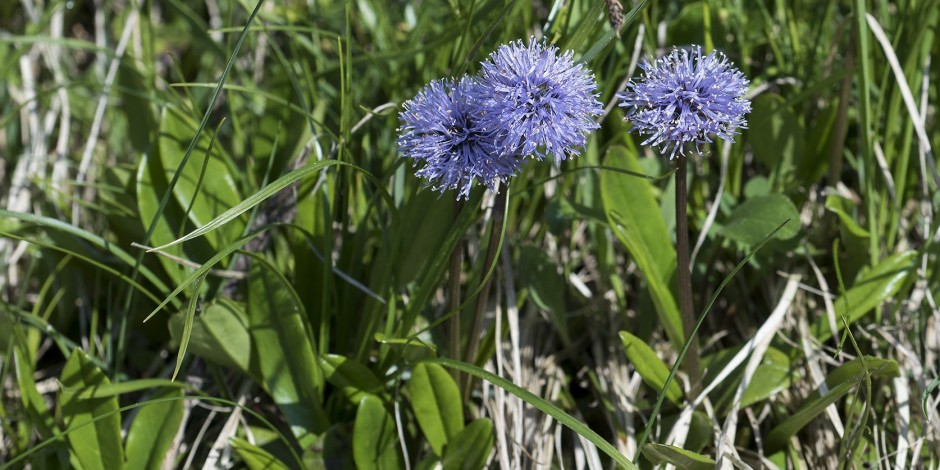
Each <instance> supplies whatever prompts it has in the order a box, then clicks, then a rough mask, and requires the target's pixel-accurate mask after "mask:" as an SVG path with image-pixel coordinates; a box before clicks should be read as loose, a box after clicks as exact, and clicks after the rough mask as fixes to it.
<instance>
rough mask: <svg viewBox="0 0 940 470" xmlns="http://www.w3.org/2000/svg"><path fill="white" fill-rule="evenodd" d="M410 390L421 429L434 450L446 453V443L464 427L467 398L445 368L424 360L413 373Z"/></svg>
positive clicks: (440, 453)
mask: <svg viewBox="0 0 940 470" xmlns="http://www.w3.org/2000/svg"><path fill="white" fill-rule="evenodd" d="M408 391H409V392H410V393H411V407H412V408H413V409H414V412H415V418H417V419H418V425H419V426H421V431H422V432H424V436H425V437H426V438H427V440H428V443H429V444H431V448H432V449H434V452H435V453H436V454H437V455H439V456H443V455H444V454H443V452H444V447H445V445H447V443H448V442H453V439H454V438H455V437H456V436H457V434H458V433H460V431H461V430H462V429H463V401H461V399H460V390H459V389H458V388H457V384H456V383H455V382H454V379H453V378H452V377H451V376H450V374H448V373H447V371H446V370H444V368H443V367H441V366H439V365H437V364H428V363H425V362H422V363H420V364H418V365H416V366H415V368H414V370H413V371H412V372H411V380H410V381H409V382H408Z"/></svg>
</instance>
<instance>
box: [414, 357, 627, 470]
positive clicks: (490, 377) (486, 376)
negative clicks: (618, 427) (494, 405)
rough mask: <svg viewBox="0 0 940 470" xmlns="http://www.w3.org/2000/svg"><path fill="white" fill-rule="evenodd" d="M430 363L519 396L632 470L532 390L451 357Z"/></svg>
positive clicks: (612, 450) (620, 456) (581, 425)
mask: <svg viewBox="0 0 940 470" xmlns="http://www.w3.org/2000/svg"><path fill="white" fill-rule="evenodd" d="M425 362H427V363H432V364H440V365H442V366H445V367H449V368H451V369H456V370H459V371H461V372H466V373H468V374H470V375H472V376H474V377H477V378H480V379H483V380H485V381H487V382H489V383H491V384H493V385H496V386H497V387H499V388H502V389H503V390H506V391H507V392H509V393H511V394H513V395H515V396H517V397H519V398H521V399H522V401H524V402H526V403H528V404H529V405H531V406H533V407H535V408H536V409H538V410H539V411H541V412H543V413H545V414H547V415H549V416H551V417H552V418H555V419H556V420H558V422H559V423H561V424H562V425H564V426H565V427H567V428H568V429H570V430H572V431H574V432H576V433H578V434H579V435H581V436H583V437H584V438H585V439H587V440H589V441H591V443H592V444H594V445H595V446H597V448H598V449H599V450H600V451H601V452H603V453H605V454H607V455H608V456H610V458H612V459H614V461H615V462H617V464H618V465H620V466H621V467H623V468H626V469H629V470H634V469H636V468H637V467H636V465H633V463H632V462H630V460H629V459H627V458H626V457H625V456H624V455H623V454H621V453H620V451H618V450H617V448H616V447H614V446H613V445H611V444H610V443H609V442H607V441H605V440H604V438H602V437H601V436H599V435H597V433H596V432H594V431H592V430H591V428H589V427H587V426H586V425H585V424H584V423H582V422H580V421H578V420H577V419H575V418H574V417H572V416H571V415H569V414H568V413H565V412H564V411H562V409H561V408H558V407H557V406H555V405H553V404H551V403H549V402H548V401H546V400H545V399H543V398H541V397H539V396H537V395H535V394H533V393H532V392H530V391H528V390H526V389H524V388H522V387H520V386H518V385H516V384H514V383H512V382H510V381H508V380H506V379H504V378H502V377H500V376H498V375H496V374H492V373H490V372H487V371H485V370H483V369H481V368H479V367H477V366H474V365H471V364H467V363H464V362H460V361H454V360H451V359H444V358H437V359H428V360H427V361H425Z"/></svg>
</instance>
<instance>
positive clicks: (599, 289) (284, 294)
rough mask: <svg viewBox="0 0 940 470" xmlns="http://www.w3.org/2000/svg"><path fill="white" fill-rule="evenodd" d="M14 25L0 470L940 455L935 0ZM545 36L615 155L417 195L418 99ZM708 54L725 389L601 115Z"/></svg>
mask: <svg viewBox="0 0 940 470" xmlns="http://www.w3.org/2000/svg"><path fill="white" fill-rule="evenodd" d="M0 3H2V4H0V45H2V47H0V129H2V131H0V155H3V156H4V157H3V163H2V165H0V175H3V177H2V178H0V207H2V208H0V255H2V256H0V260H2V262H0V287H2V288H0V379H2V380H3V384H4V390H3V392H4V393H3V394H2V395H0V467H2V468H7V466H9V468H21V467H23V466H30V467H32V468H63V467H76V468H85V469H91V468H162V467H163V466H164V465H170V466H174V467H175V468H183V467H184V466H193V467H201V466H203V465H204V464H205V463H206V462H215V463H216V464H217V465H223V466H231V467H236V468H239V467H241V468H357V467H358V468H407V467H410V468H421V469H424V468H433V467H434V466H436V465H440V466H441V467H443V468H444V469H445V470H449V469H452V468H453V469H458V468H459V469H479V468H485V467H501V466H502V465H503V464H504V463H508V464H509V465H510V466H513V467H516V466H518V467H528V466H532V465H533V464H534V462H539V463H540V464H541V463H548V462H551V465H557V466H564V467H566V468H568V467H571V468H577V466H578V464H579V463H580V462H582V460H581V456H583V457H585V459H584V461H586V462H588V465H589V466H592V468H593V466H594V465H595V464H597V462H595V461H594V457H595V456H597V458H598V459H600V462H599V465H600V466H601V467H608V466H612V465H614V466H620V467H623V468H637V467H639V468H652V467H653V466H656V465H666V464H672V465H675V466H676V467H677V468H713V467H714V465H715V462H716V461H721V462H724V461H725V459H732V462H735V463H738V460H740V461H742V462H744V463H746V464H748V465H750V466H752V467H754V468H758V467H759V466H762V465H763V464H764V462H760V461H759V460H758V458H757V456H758V455H763V456H765V457H766V458H768V459H770V460H772V461H773V462H774V463H776V464H777V465H778V466H780V467H794V468H802V467H842V468H854V467H863V466H866V465H873V464H874V462H875V461H878V462H882V461H885V462H890V464H889V465H891V466H897V467H899V468H905V467H908V466H917V465H927V464H925V463H924V462H936V461H938V459H940V452H938V450H937V449H940V446H938V445H936V444H937V442H936V440H935V438H934V437H933V434H931V433H930V426H932V424H931V422H932V420H935V419H936V418H937V416H936V413H935V411H934V410H932V409H931V408H930V407H931V404H932V403H933V400H934V398H935V396H936V391H937V387H938V383H940V382H938V381H937V380H936V379H935V377H936V376H937V375H938V371H937V370H936V365H935V364H932V363H930V361H928V360H927V358H929V357H931V356H929V355H928V353H929V351H931V349H930V348H931V346H930V344H929V342H928V340H927V335H926V334H925V332H928V333H929V332H930V331H932V330H931V329H930V328H933V325H934V324H935V323H936V319H935V317H936V312H935V311H934V310H935V308H933V307H931V305H933V304H932V302H933V300H932V299H933V298H934V297H935V296H936V290H937V289H936V286H938V285H940V269H937V261H938V257H940V244H937V243H936V242H935V238H936V236H935V235H936V233H937V225H938V224H937V215H936V214H937V213H938V212H940V211H938V209H940V197H938V196H937V194H938V187H940V177H938V176H937V175H936V174H935V173H936V171H935V168H934V166H935V165H934V163H933V159H932V155H933V154H935V153H936V149H937V148H938V147H940V133H937V132H936V123H935V121H936V119H935V116H934V115H933V114H931V113H932V112H933V111H932V109H933V108H932V107H931V106H932V104H933V103H936V102H937V101H938V100H940V96H938V89H937V87H936V83H940V76H938V72H937V70H938V69H937V67H936V66H935V65H930V64H937V63H938V62H940V55H938V52H937V51H938V50H940V48H938V47H936V46H937V40H938V39H937V36H936V31H937V27H938V23H940V8H938V2H937V1H936V0H928V1H914V0H892V1H883V2H872V1H864V0H855V1H852V2H813V1H810V0H794V1H790V2H783V1H774V2H741V1H730V0H720V1H716V2H705V1H692V2H675V1H673V2H648V1H644V2H625V1H621V2H620V3H622V4H623V6H624V7H625V8H627V10H626V11H624V12H623V15H624V21H625V24H624V27H623V28H622V29H621V30H620V31H619V32H617V31H614V30H613V28H612V27H611V25H610V21H609V18H608V12H607V11H606V6H607V4H608V2H603V1H595V0H569V1H562V0H557V1H555V0H553V1H549V2H529V1H520V0H470V1H457V0H448V1H420V2H418V1H411V2H409V1H405V2H390V1H388V0H355V1H347V2H341V1H337V0H311V1H307V2H302V1H293V0H292V1H288V2H273V1H271V0H267V1H261V2H258V1H253V2H237V1H231V0H218V1H214V2H205V3H202V2H196V3H185V2H179V1H171V2H160V8H151V5H150V4H149V3H147V2H143V3H140V2H138V3H139V4H132V3H133V2H132V3H128V4H127V5H124V6H122V5H119V4H111V3H109V2H74V3H75V5H71V3H70V4H69V5H67V6H68V8H66V7H65V6H66V5H65V4H64V3H62V2H0ZM101 18H104V19H105V21H104V24H101V22H100V21H99V20H100V19H101ZM641 25H642V26H643V27H642V28H641V27H640V26H641ZM879 28H880V29H883V30H884V31H885V36H886V38H887V39H886V41H887V42H886V43H885V42H884V41H885V40H883V39H878V38H876V37H875V36H874V35H873V31H875V30H877V29H879ZM618 33H619V34H618ZM533 35H535V36H537V37H539V38H542V37H544V39H545V40H546V41H548V42H551V43H553V44H555V45H558V46H559V47H561V48H563V49H570V50H572V52H573V54H574V57H575V59H576V60H580V61H582V62H583V63H584V64H585V65H586V66H587V67H589V68H590V69H591V70H592V72H593V74H594V76H595V78H596V80H597V83H598V91H597V93H598V98H599V100H601V102H602V103H604V104H605V106H607V105H609V106H610V107H611V109H610V112H609V114H608V115H605V116H603V117H601V118H598V122H599V123H600V125H601V127H600V129H598V130H597V131H596V132H595V133H594V134H592V135H591V136H590V138H589V141H588V144H587V146H586V147H585V148H584V149H582V151H581V155H579V156H578V157H577V158H571V159H567V160H566V161H561V162H555V161H553V159H552V158H547V159H545V160H544V161H541V162H538V161H535V160H532V161H528V162H527V163H526V165H525V167H524V169H523V171H522V172H521V173H520V174H519V175H518V176H516V177H515V178H513V180H512V181H511V183H510V184H511V191H510V189H509V187H507V186H505V185H504V186H503V187H501V188H499V195H498V196H495V197H494V195H493V193H492V192H487V191H484V190H482V189H481V188H475V189H474V190H473V191H472V192H471V194H470V198H469V200H467V201H463V202H460V203H455V202H454V194H453V193H452V192H445V193H443V194H440V193H437V192H435V191H433V190H432V189H431V188H428V187H427V185H426V182H425V181H423V180H420V179H419V178H417V177H416V176H415V175H414V172H415V167H414V166H413V162H411V161H405V160H404V159H402V158H400V156H399V152H398V148H397V140H396V139H397V136H398V128H399V126H400V122H399V119H398V112H399V111H401V109H402V106H403V103H404V101H405V100H408V99H410V98H411V97H413V96H414V95H415V93H416V92H417V91H418V90H419V89H420V88H421V87H422V86H424V85H425V84H426V83H428V82H429V81H431V80H436V79H441V78H445V77H456V76H458V75H460V74H462V73H464V72H467V73H476V72H478V71H479V68H480V67H479V63H480V61H481V60H482V59H484V58H485V57H486V56H487V55H488V54H490V53H491V52H492V51H493V50H495V49H496V48H497V47H498V46H499V45H500V44H503V43H506V42H508V41H511V40H517V39H523V40H525V39H527V38H529V37H530V36H533ZM690 44H702V45H703V47H704V48H705V49H709V50H710V49H718V50H721V51H723V52H724V53H725V54H727V56H728V57H729V58H730V59H731V60H732V61H733V62H734V64H735V65H736V66H737V67H739V68H740V69H741V70H742V71H743V72H744V73H745V75H746V76H747V77H748V78H749V79H750V81H751V94H752V96H751V99H752V105H753V112H752V113H751V114H750V115H749V116H748V127H747V129H745V130H743V131H742V133H741V134H740V135H738V136H736V138H735V140H736V142H734V143H725V142H719V143H715V144H709V145H703V146H702V150H703V153H704V154H703V155H701V156H696V157H694V160H693V161H692V162H690V165H689V168H690V173H691V177H690V178H689V181H688V183H689V185H688V188H689V205H688V212H689V220H688V222H689V226H690V228H691V233H690V235H691V239H692V240H693V242H695V241H698V242H699V243H698V247H697V249H696V257H695V259H694V263H693V265H692V271H691V273H692V291H693V297H694V298H693V304H694V307H695V308H694V310H695V311H696V312H698V313H702V312H705V314H704V315H705V316H704V317H703V320H702V322H701V327H700V329H699V331H698V334H697V337H698V338H699V339H700V345H701V346H702V349H701V352H702V357H701V358H700V363H701V364H702V366H703V368H704V370H703V375H704V378H703V383H701V384H693V383H688V382H687V376H686V375H685V374H684V372H680V373H678V375H672V374H673V373H675V372H676V369H675V368H674V367H673V365H674V364H676V362H677V358H679V357H680V356H681V354H683V353H682V351H683V346H684V344H685V342H686V338H687V336H688V333H689V332H687V331H683V327H682V322H681V321H680V314H679V311H678V307H677V297H676V294H675V292H677V290H676V285H675V284H676V250H675V248H674V242H673V240H674V239H675V232H674V230H675V227H676V223H675V220H674V213H675V211H674V202H675V198H674V196H673V194H672V192H673V190H674V189H675V181H674V178H673V177H672V171H673V168H674V165H673V162H670V161H668V160H665V159H663V158H661V157H660V156H659V155H657V154H656V152H655V151H654V150H652V149H649V148H648V147H647V146H644V145H642V142H643V140H644V139H645V137H637V136H636V135H632V134H630V133H629V130H630V124H628V123H624V122H622V120H621V118H622V116H623V113H622V111H621V109H620V108H618V107H616V103H615V94H616V93H617V92H618V91H620V90H622V87H623V81H624V79H625V78H628V77H636V76H638V75H639V74H640V72H639V71H638V70H637V69H636V68H635V67H634V68H631V65H632V64H633V63H634V57H643V56H650V57H652V56H653V55H655V54H656V53H658V52H661V51H668V50H669V48H671V47H673V46H676V47H687V46H688V45H690ZM637 46H639V49H637ZM895 59H896V62H895ZM501 211H502V212H501ZM500 215H502V216H500ZM788 219H789V220H790V222H789V223H788V224H786V225H785V226H783V228H781V229H780V230H779V231H778V232H777V233H776V234H775V235H774V237H773V239H772V240H770V241H769V242H768V243H767V244H766V245H763V242H764V241H765V240H767V236H768V234H769V233H771V232H772V231H773V230H775V229H776V228H777V227H779V226H780V224H781V222H783V221H784V220H788ZM498 221H499V223H497V222H498ZM490 246H493V247H497V248H499V255H498V256H495V251H494V252H493V253H494V257H493V258H488V253H490V252H489V249H490ZM757 248H759V250H758V251H757V252H756V253H755V251H754V250H755V249H757ZM742 260H744V261H743V262H742ZM790 276H797V277H799V283H800V285H801V286H802V287H805V289H800V290H799V291H798V292H797V293H796V295H795V296H794V297H793V298H792V299H790V300H789V301H788V302H787V303H783V304H781V300H782V299H781V292H782V291H783V290H784V286H785V285H787V282H789V279H790ZM777 308H784V309H785V310H786V311H785V313H784V315H785V317H784V321H783V322H781V324H780V327H779V329H778V330H776V331H774V332H772V334H770V335H769V336H766V337H761V338H756V332H757V331H759V330H760V329H761V327H762V326H764V325H765V324H766V320H767V318H768V315H769V314H770V313H771V312H773V311H774V310H775V309H777ZM454 325H459V328H458V329H457V330H456V331H455V330H451V328H453V327H454ZM452 332H455V333H458V334H457V335H456V336H451V333H452ZM751 339H754V340H755V342H758V343H759V344H755V343H748V341H749V340H751ZM856 339H857V340H856ZM758 340H759V341H758ZM455 343H456V344H455ZM477 343H478V344H479V348H476V350H475V351H470V348H471V346H472V345H476V344H477ZM757 346H760V347H761V349H760V351H761V352H762V356H761V360H760V362H759V363H758V364H756V369H755V370H754V371H753V373H752V374H751V373H750V372H749V371H748V372H746V371H745V369H746V367H745V365H746V364H747V361H748V360H749V358H750V354H751V351H754V350H755V349H753V348H756V347H757ZM846 346H848V347H846ZM474 347H475V346H474ZM474 353H475V354H474ZM471 356H472V357H471ZM735 357H738V359H740V358H741V357H743V362H741V363H740V364H741V365H740V366H738V367H735V368H734V370H732V371H730V373H729V374H725V375H721V376H719V372H720V371H721V370H722V369H724V368H725V366H726V365H728V364H729V361H731V360H732V359H733V358H735ZM746 374H749V375H746ZM634 377H638V379H637V380H642V384H639V382H636V381H633V378H634ZM745 380H746V381H747V385H746V387H745V386H742V383H743V381H745ZM638 384H639V386H637V385H638ZM712 385H713V386H712ZM709 386H711V387H710V388H709V390H710V391H709V394H708V396H707V399H708V401H707V406H708V407H709V408H708V409H707V412H706V406H705V405H703V404H702V402H703V401H704V400H699V401H698V402H694V400H695V397H694V392H693V391H694V390H696V389H702V388H704V387H709ZM905 394H906V396H907V397H908V399H907V400H902V399H901V397H903V396H905ZM190 405H192V406H190ZM748 408H750V409H748ZM235 410H238V411H235ZM685 411H689V413H687V414H686V415H683V412H685ZM233 413H234V414H233ZM732 413H737V414H736V415H734V414H732ZM683 416H685V417H688V416H691V418H689V420H688V421H683V419H680V418H683ZM752 419H756V421H754V422H752ZM928 420H931V421H928ZM875 423H876V424H877V430H876V431H872V432H869V430H872V429H875V426H874V424H875ZM730 425H734V426H735V427H734V428H733V429H728V426H730ZM556 426H560V427H556ZM840 426H841V429H842V430H843V431H844V432H843V433H842V434H841V436H839V435H838V433H835V432H834V431H836V430H838V429H839V427H840ZM643 427H646V431H644V435H645V433H646V432H648V433H649V437H648V442H649V444H645V443H644V442H642V441H643V440H644V439H647V438H646V437H641V433H640V432H637V430H639V429H641V428H643ZM686 427H687V429H686ZM714 429H722V430H724V432H726V433H727V432H729V431H734V436H735V439H734V441H733V442H731V445H732V446H733V448H734V449H735V452H734V453H732V455H727V454H725V455H722V454H721V453H722V452H727V451H728V450H729V446H728V445H719V442H717V441H716V440H715V436H714V433H713V430H714ZM216 435H219V436H221V438H220V439H218V440H216V439H214V438H207V437H206V436H216ZM670 435H672V436H680V437H681V436H687V437H685V438H681V439H675V440H670V438H669V436H670ZM122 436H123V437H122ZM556 436H558V437H557V439H556ZM833 436H836V437H833ZM924 436H926V437H924ZM912 438H918V439H923V440H922V441H921V442H918V443H917V444H916V445H915V444H914V441H913V439H912ZM182 443H185V445H181V444H182ZM809 444H812V445H809ZM630 448H632V449H638V451H637V453H636V454H635V455H625V454H624V452H625V449H630ZM546 449H550V451H548V450H546ZM755 451H758V452H755ZM218 459H223V460H224V459H229V460H224V461H223V460H218ZM631 460H632V461H633V462H632V463H631ZM556 463H557V464H556Z"/></svg>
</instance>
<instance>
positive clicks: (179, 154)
mask: <svg viewBox="0 0 940 470" xmlns="http://www.w3.org/2000/svg"><path fill="white" fill-rule="evenodd" d="M197 127H198V126H197V124H196V122H194V121H192V120H190V119H189V118H187V117H186V116H184V115H183V114H182V113H180V112H178V111H175V110H174V109H173V108H168V109H167V110H166V111H165V112H164V113H163V116H162V121H161V123H160V160H161V166H162V168H163V171H164V172H165V176H164V178H165V179H166V180H167V181H170V180H171V178H172V177H173V174H174V173H175V172H176V171H177V168H178V167H179V166H180V163H182V159H183V155H185V154H186V149H187V148H188V147H189V144H190V142H191V141H192V139H193V136H194V135H195V134H196V128H197ZM210 144H212V139H211V137H210V133H209V132H203V133H202V134H201V135H200V139H199V143H198V144H197V145H196V148H195V149H193V154H192V155H193V158H191V159H190V160H189V162H188V163H187V164H186V167H185V168H183V171H182V173H181V174H180V178H179V180H178V181H177V183H176V186H174V187H173V196H174V197H175V198H176V202H177V204H179V207H180V208H182V209H183V210H184V215H185V216H186V217H187V218H188V219H189V220H190V221H191V222H192V223H193V225H195V226H196V227H202V226H204V225H206V224H208V223H209V222H210V221H212V220H213V219H214V218H216V217H217V216H219V215H220V214H222V213H223V212H225V211H227V210H228V209H230V208H232V207H234V206H236V205H237V204H238V203H239V202H241V200H242V198H241V196H240V195H239V193H238V189H237V187H236V184H235V177H234V176H233V175H232V173H231V172H230V171H229V167H228V166H227V165H226V162H225V160H224V158H225V157H224V156H223V153H222V151H221V150H220V145H219V142H218V141H216V142H214V145H212V146H211V147H212V148H211V153H210ZM207 159H208V160H207ZM204 167H205V171H203V168H204ZM244 228H245V220H244V219H235V220H233V222H232V223H231V224H229V225H228V226H226V227H225V228H224V229H223V230H219V231H216V232H214V233H213V234H212V235H210V236H209V237H208V240H209V242H210V243H211V244H212V246H213V247H214V248H218V247H220V246H222V245H224V244H225V243H226V242H228V241H231V240H234V239H235V238H237V237H238V236H240V235H241V233H242V230H244ZM174 238H175V237H174Z"/></svg>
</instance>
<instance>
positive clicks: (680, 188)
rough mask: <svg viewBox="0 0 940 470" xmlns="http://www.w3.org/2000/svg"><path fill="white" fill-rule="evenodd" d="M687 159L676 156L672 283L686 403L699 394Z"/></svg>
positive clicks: (699, 382)
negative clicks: (683, 341) (683, 350)
mask: <svg viewBox="0 0 940 470" xmlns="http://www.w3.org/2000/svg"><path fill="white" fill-rule="evenodd" d="M687 167H688V158H687V157H685V156H681V155H680V156H679V158H678V160H677V161H676V279H677V281H678V294H679V312H680V313H681V314H682V331H683V334H684V335H685V337H686V338H687V341H688V342H689V350H688V354H686V356H685V357H686V359H685V364H683V368H684V369H685V371H686V373H687V374H688V375H689V381H690V382H691V385H692V387H691V388H690V390H689V399H690V400H693V399H695V397H696V396H697V395H698V394H699V392H700V391H701V390H702V377H701V370H700V369H699V362H698V340H697V339H696V338H695V337H692V336H691V333H692V329H693V328H695V310H694V309H693V308H692V275H691V272H690V271H689V270H690V266H689V218H688V214H687V213H686V206H687V205H688V200H689V192H688V188H687V187H686V184H687V183H686V181H687V179H686V173H687Z"/></svg>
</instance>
